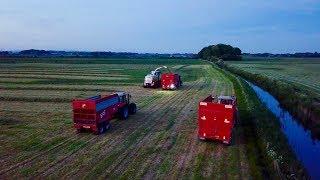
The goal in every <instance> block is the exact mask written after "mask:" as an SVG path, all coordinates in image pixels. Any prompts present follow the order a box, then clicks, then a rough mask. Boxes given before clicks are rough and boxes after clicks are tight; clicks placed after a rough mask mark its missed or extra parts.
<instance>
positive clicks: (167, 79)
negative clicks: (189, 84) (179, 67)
mask: <svg viewBox="0 0 320 180" xmlns="http://www.w3.org/2000/svg"><path fill="white" fill-rule="evenodd" d="M181 85H182V81H181V77H180V75H179V74H175V73H164V74H162V75H161V86H162V89H170V90H174V89H178V88H179V87H180V86H181Z"/></svg>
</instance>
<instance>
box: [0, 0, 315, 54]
mask: <svg viewBox="0 0 320 180" xmlns="http://www.w3.org/2000/svg"><path fill="white" fill-rule="evenodd" d="M0 22H1V25H0V50H21V49H31V48H34V49H51V50H87V51H130V52H158V53H173V52H180V53H184V52H191V53H197V52H198V51H199V50H200V49H201V48H202V47H204V46H207V45H210V44H216V43H227V44H231V45H234V46H238V47H239V48H241V49H242V51H244V52H251V53H258V52H271V53H287V52H289V53H292V52H306V51H310V52H314V51H318V52H319V51H320V1H319V0H281V1H279V0H268V1H266V0H263V1H259V0H243V1H240V0H234V1H232V0H227V1H223V2H222V1H218V0H135V1H134V0H113V1H110V0H92V1H88V0H55V1H52V0H51V1H49V0H46V1H44V0H19V1H18V0H1V1H0Z"/></svg>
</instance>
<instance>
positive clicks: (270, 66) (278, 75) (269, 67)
mask: <svg viewBox="0 0 320 180" xmlns="http://www.w3.org/2000/svg"><path fill="white" fill-rule="evenodd" d="M229 64H230V65H231V66H233V67H236V68H240V69H242V70H245V71H248V72H251V73H255V74H261V75H265V76H267V77H269V78H273V79H279V80H282V81H285V82H289V83H293V84H296V85H298V86H300V87H302V89H307V90H309V91H312V92H314V93H316V94H318V96H320V81H319V77H320V59H315V58H313V59H312V58H306V59H303V58H295V59H293V58H288V59H285V58H283V59H270V60H267V59H265V60H262V59H260V60H247V61H242V62H230V63H229Z"/></svg>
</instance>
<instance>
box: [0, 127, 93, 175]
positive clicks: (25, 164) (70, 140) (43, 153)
mask: <svg viewBox="0 0 320 180" xmlns="http://www.w3.org/2000/svg"><path fill="white" fill-rule="evenodd" d="M72 132H74V131H72ZM87 138H88V137H87V136H82V137H80V139H79V137H78V136H71V137H69V138H68V139H66V140H64V141H63V142H61V143H59V144H57V145H55V146H54V147H52V148H50V149H48V150H46V151H43V152H41V153H38V154H36V155H35V156H33V157H30V158H28V159H26V160H24V161H22V162H19V163H17V164H15V165H12V166H10V167H8V168H6V169H3V170H2V171H0V176H2V175H5V174H6V173H8V172H11V171H14V170H16V169H18V168H21V167H23V166H29V165H30V164H31V163H33V162H34V161H35V160H37V159H38V158H42V157H43V156H44V155H46V154H49V153H51V152H54V151H56V150H57V151H61V150H63V149H64V148H65V147H67V146H69V145H70V142H73V141H75V140H77V141H82V140H85V144H88V143H89V142H93V140H95V138H96V136H94V137H92V138H89V139H87ZM58 148H60V149H58ZM74 153H76V152H72V153H71V154H74Z"/></svg>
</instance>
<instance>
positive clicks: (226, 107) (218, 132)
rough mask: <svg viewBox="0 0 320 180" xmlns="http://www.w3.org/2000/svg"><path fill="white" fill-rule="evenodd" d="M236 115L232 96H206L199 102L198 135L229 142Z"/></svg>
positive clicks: (235, 103)
mask: <svg viewBox="0 0 320 180" xmlns="http://www.w3.org/2000/svg"><path fill="white" fill-rule="evenodd" d="M236 117H237V100H236V97H234V96H219V97H218V98H214V97H212V96H209V97H207V98H206V99H204V100H203V101H201V102H199V111H198V126H199V131H198V137H199V139H201V140H206V139H209V140H218V141H222V142H223V143H225V144H230V143H231V138H232V130H233V126H234V124H235V121H236Z"/></svg>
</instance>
